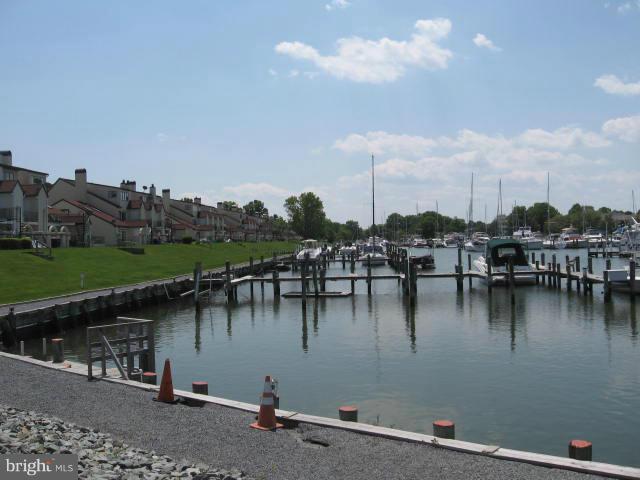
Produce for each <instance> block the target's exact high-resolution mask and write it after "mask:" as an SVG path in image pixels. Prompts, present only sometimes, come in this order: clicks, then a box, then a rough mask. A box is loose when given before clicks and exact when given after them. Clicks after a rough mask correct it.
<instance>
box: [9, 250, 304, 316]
mask: <svg viewBox="0 0 640 480" xmlns="http://www.w3.org/2000/svg"><path fill="white" fill-rule="evenodd" d="M294 247H295V244H293V243H286V242H265V243H224V244H223V243H220V244H214V245H182V244H176V245H147V246H145V254H144V255H132V254H130V253H127V252H124V251H122V250H119V249H117V248H111V247H104V248H60V249H55V250H54V251H53V255H54V259H53V260H45V259H42V258H39V257H36V256H34V255H31V254H30V253H29V251H27V250H1V251H0V304H3V303H11V302H19V301H24V300H32V299H36V298H43V297H50V296H54V295H63V294H65V293H73V292H78V291H80V290H81V289H80V274H81V273H84V274H85V281H84V289H85V290H93V289H96V288H105V287H112V286H117V285H124V284H129V283H136V282H141V281H145V280H154V279H158V278H164V277H171V276H174V275H180V274H184V273H189V272H191V271H193V266H194V264H195V262H202V266H203V268H214V267H219V266H222V265H224V262H225V261H226V260H229V261H230V262H231V263H240V262H245V261H247V260H249V257H250V256H253V257H254V258H255V259H259V258H260V256H261V255H264V256H265V258H269V257H271V255H272V254H273V252H274V251H281V250H287V251H292V250H293V249H294Z"/></svg>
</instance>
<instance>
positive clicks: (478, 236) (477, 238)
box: [464, 232, 491, 252]
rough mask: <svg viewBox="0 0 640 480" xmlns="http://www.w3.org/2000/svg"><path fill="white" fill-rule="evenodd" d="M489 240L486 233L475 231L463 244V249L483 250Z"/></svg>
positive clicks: (471, 250) (470, 250)
mask: <svg viewBox="0 0 640 480" xmlns="http://www.w3.org/2000/svg"><path fill="white" fill-rule="evenodd" d="M489 240H491V237H490V236H489V234H488V233H485V232H475V233H474V234H473V235H471V238H470V239H469V240H467V241H466V242H465V244H464V249H465V250H466V251H468V252H484V250H485V246H486V244H487V242H488V241H489Z"/></svg>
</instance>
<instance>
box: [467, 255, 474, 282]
mask: <svg viewBox="0 0 640 480" xmlns="http://www.w3.org/2000/svg"><path fill="white" fill-rule="evenodd" d="M467 260H468V264H469V271H471V254H470V253H469V254H467ZM471 279H472V277H471V275H469V290H471V287H473V282H472V280H471Z"/></svg>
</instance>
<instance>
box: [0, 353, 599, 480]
mask: <svg viewBox="0 0 640 480" xmlns="http://www.w3.org/2000/svg"><path fill="white" fill-rule="evenodd" d="M0 371H2V375H0V403H1V404H4V405H8V406H15V407H18V408H21V409H25V410H33V411H36V412H39V413H44V414H48V415H53V416H56V417H59V418H61V419H62V420H64V421H67V422H73V423H76V424H78V425H81V426H87V427H91V428H97V429H99V430H100V431H102V432H105V433H110V434H111V435H113V436H114V437H116V438H117V439H119V440H122V441H124V442H126V443H128V444H130V445H132V446H136V447H139V448H145V449H153V450H155V451H156V452H158V453H161V454H166V455H170V456H172V457H174V458H176V459H177V460H180V459H185V460H188V461H191V462H205V463H208V464H212V465H213V466H216V467H221V468H239V469H241V470H243V471H244V472H245V473H246V474H248V475H249V476H251V477H254V478H264V479H292V480H294V479H340V478H345V479H346V478H348V479H354V480H358V479H363V480H364V479H383V478H384V479H388V478H403V479H465V480H466V479H469V478H482V479H487V480H492V479H514V478H517V479H523V480H527V479H567V480H583V479H584V480H588V479H598V478H602V477H597V476H591V475H586V474H580V473H574V472H570V471H566V470H558V469H551V468H546V467H540V466H534V465H529V464H526V463H518V462H511V461H506V460H498V459H494V458H488V457H486V456H482V455H471V454H466V453H459V452H455V451H451V450H445V449H441V448H437V447H434V446H431V445H424V444H415V443H406V442H401V441H398V440H391V439H385V438H381V437H373V436H368V435H362V434H357V433H353V432H348V431H344V430H340V429H332V428H325V427H318V426H312V425H308V424H300V426H298V427H297V428H292V429H284V430H278V431H277V432H261V431H258V430H254V429H251V428H249V424H250V423H251V422H253V421H254V415H253V414H251V413H247V412H242V411H239V410H233V409H230V408H226V407H222V406H217V405H207V406H206V407H204V408H197V407H187V406H183V405H168V404H163V403H157V402H153V401H152V397H153V396H154V394H153V393H151V392H148V391H144V390H139V389H137V388H132V387H129V386H125V385H119V384H112V383H107V382H104V381H95V382H87V379H86V377H83V376H80V375H74V374H71V373H66V372H62V371H56V370H52V369H49V368H44V367H41V366H37V365H30V364H27V363H23V362H21V361H18V360H14V359H11V358H7V357H2V356H0ZM260 388H261V385H256V391H259V390H260ZM213 393H214V394H215V392H213ZM309 440H312V441H311V442H310V441H309ZM314 441H315V442H316V443H313V442H314ZM319 443H326V444H328V446H323V445H321V444H319Z"/></svg>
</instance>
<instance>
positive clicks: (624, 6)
mask: <svg viewBox="0 0 640 480" xmlns="http://www.w3.org/2000/svg"><path fill="white" fill-rule="evenodd" d="M632 8H633V6H632V5H631V2H626V3H623V4H620V5H618V9H617V10H618V13H627V12H628V11H630V10H631V9H632Z"/></svg>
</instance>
